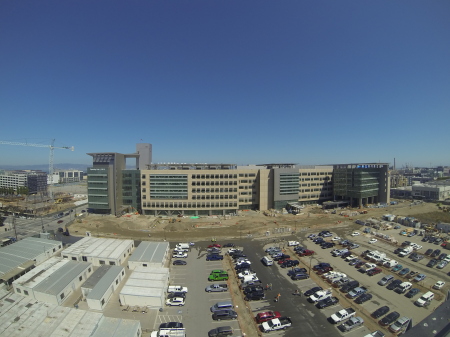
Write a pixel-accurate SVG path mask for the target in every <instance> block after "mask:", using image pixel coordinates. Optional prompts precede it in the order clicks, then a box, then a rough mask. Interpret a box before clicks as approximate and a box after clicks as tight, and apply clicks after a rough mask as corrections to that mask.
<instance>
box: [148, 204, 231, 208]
mask: <svg viewBox="0 0 450 337" xmlns="http://www.w3.org/2000/svg"><path fill="white" fill-rule="evenodd" d="M143 207H144V208H145V207H147V208H177V209H186V208H220V207H237V202H206V203H205V202H202V203H200V202H198V203H196V202H144V203H143Z"/></svg>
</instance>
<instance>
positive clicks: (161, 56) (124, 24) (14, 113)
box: [0, 0, 450, 167]
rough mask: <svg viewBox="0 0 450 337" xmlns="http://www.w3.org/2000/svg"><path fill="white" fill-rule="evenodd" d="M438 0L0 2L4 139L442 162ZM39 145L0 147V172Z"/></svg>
mask: <svg viewBox="0 0 450 337" xmlns="http://www.w3.org/2000/svg"><path fill="white" fill-rule="evenodd" d="M449 18H450V1H448V0H435V1H423V0H417V1H416V0H403V1H401V0H398V1H391V0H388V1H383V0H376V1H361V0H355V1H346V0H339V1H336V0H322V1H300V0H295V1H289V0H283V1H268V0H262V1H261V0H257V1H252V0H246V1H232V0H227V1H220V0H214V1H212V0H205V1H197V0H179V1H178V0H170V1H169V0H158V1H151V0H145V1H144V0H142V1H139V0H134V1H124V0H120V1H118V0H105V1H103V0H95V1H92V0H89V1H82V0H77V1H71V0H64V1H61V0H55V1H45V0H42V1H35V0H33V1H27V0H20V1H17V0H3V1H1V3H0V55H1V62H0V114H1V136H0V140H3V141H23V140H25V139H27V140H28V141H29V142H35V143H42V144H49V143H50V139H52V138H55V139H56V145H57V146H66V145H67V146H75V151H74V152H70V151H65V150H58V151H55V163H80V164H89V163H91V157H89V156H87V155H86V153H88V152H103V151H111V152H122V153H131V152H134V150H135V144H136V143H139V142H146V143H151V144H153V161H154V162H198V163H200V162H202V163H215V162H221V163H237V164H260V163H267V162H292V163H299V164H328V163H349V162H379V161H381V162H390V163H393V160H394V158H396V162H397V166H398V167H399V166H401V165H403V164H406V163H409V164H412V165H415V166H428V165H430V163H431V165H450V156H449V154H450V153H449V152H450V151H449V144H450V131H449V130H450V123H449V122H450V19H449ZM47 162H48V150H47V149H37V148H28V147H19V146H7V145H0V164H11V165H12V164H17V165H19V164H46V163H47Z"/></svg>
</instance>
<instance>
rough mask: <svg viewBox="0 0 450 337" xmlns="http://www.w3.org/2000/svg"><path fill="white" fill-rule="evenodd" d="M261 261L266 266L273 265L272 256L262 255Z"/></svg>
mask: <svg viewBox="0 0 450 337" xmlns="http://www.w3.org/2000/svg"><path fill="white" fill-rule="evenodd" d="M261 261H262V263H264V265H266V266H271V265H273V260H272V258H271V257H270V256H264V257H263V258H262V259H261Z"/></svg>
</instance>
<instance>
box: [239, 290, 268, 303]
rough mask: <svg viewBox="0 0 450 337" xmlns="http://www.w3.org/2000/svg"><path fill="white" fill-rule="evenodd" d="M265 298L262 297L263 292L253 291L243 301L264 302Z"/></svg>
mask: <svg viewBox="0 0 450 337" xmlns="http://www.w3.org/2000/svg"><path fill="white" fill-rule="evenodd" d="M265 298H266V296H265V295H264V291H255V292H249V293H247V294H246V295H245V298H244V300H246V301H260V300H264V299H265Z"/></svg>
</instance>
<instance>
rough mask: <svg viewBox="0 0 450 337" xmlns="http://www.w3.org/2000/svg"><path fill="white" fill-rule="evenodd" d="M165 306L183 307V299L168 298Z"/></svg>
mask: <svg viewBox="0 0 450 337" xmlns="http://www.w3.org/2000/svg"><path fill="white" fill-rule="evenodd" d="M166 305H170V306H179V307H181V306H183V305H184V298H183V297H174V298H169V299H168V300H167V301H166Z"/></svg>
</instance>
